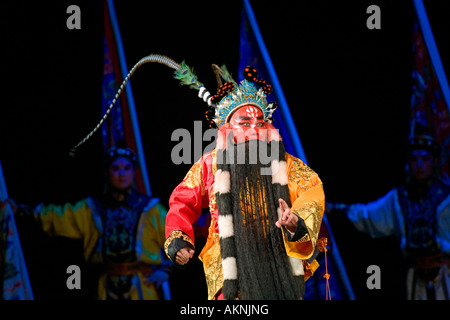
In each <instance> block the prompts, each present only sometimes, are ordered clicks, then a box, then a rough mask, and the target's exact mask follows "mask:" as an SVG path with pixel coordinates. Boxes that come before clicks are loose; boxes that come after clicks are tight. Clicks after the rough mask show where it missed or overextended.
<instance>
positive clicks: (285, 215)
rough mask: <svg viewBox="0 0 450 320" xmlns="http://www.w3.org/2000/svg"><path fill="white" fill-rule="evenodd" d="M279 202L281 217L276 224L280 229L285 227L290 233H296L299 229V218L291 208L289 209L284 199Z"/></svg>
mask: <svg viewBox="0 0 450 320" xmlns="http://www.w3.org/2000/svg"><path fill="white" fill-rule="evenodd" d="M278 201H279V202H280V209H281V217H280V219H279V220H278V221H277V222H276V223H275V224H276V226H277V227H278V228H281V227H282V226H284V227H286V229H287V230H288V231H290V232H295V230H296V229H297V222H298V217H297V216H296V215H295V214H294V213H293V212H292V211H291V208H289V206H288V205H287V203H286V201H284V200H283V199H278Z"/></svg>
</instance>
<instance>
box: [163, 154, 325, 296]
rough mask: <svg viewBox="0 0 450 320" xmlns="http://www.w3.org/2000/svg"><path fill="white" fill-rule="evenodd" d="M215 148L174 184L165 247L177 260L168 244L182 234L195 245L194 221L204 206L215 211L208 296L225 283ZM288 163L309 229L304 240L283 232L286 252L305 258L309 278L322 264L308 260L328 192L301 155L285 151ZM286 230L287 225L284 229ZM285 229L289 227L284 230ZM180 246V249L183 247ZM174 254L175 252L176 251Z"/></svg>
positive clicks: (296, 202)
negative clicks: (178, 182)
mask: <svg viewBox="0 0 450 320" xmlns="http://www.w3.org/2000/svg"><path fill="white" fill-rule="evenodd" d="M215 154H216V151H215V150H213V151H212V152H208V153H206V154H204V155H203V156H202V157H201V158H200V160H198V161H197V162H196V163H195V164H194V165H193V166H192V167H191V169H190V170H189V172H188V173H187V175H186V176H185V178H184V179H183V181H182V182H181V183H180V184H179V185H178V186H177V187H176V188H175V189H174V191H173V193H172V195H171V197H170V200H169V206H170V209H169V211H168V214H167V218H166V231H165V232H166V241H165V245H164V248H165V251H166V254H167V255H168V256H169V258H170V259H171V260H172V261H173V262H174V263H175V261H174V258H173V257H174V251H173V250H172V253H170V252H169V251H170V249H169V247H170V246H171V244H172V242H173V241H174V240H175V239H181V240H183V242H184V243H187V244H188V245H189V246H192V247H195V243H194V239H195V235H194V229H193V225H194V223H195V222H196V221H197V219H198V218H199V217H200V215H201V213H202V209H204V208H208V207H209V210H210V213H211V224H210V227H209V234H208V238H207V242H206V244H205V246H204V247H203V249H202V251H201V252H200V254H199V258H200V260H201V261H202V262H203V266H204V271H205V276H206V282H207V286H208V299H214V298H215V297H216V295H217V293H218V292H220V289H221V288H222V285H223V272H222V261H221V256H220V245H219V226H218V222H217V221H218V210H217V205H216V197H215V193H214V192H213V186H214V181H215V173H216V164H215V161H216V156H215ZM285 159H286V164H287V165H286V168H287V176H288V180H289V183H288V187H289V194H290V198H291V199H290V200H291V203H292V208H291V210H292V212H294V213H295V214H296V215H297V216H298V217H300V218H301V219H303V220H304V222H305V225H306V227H307V229H308V233H307V234H305V236H304V237H302V238H301V239H300V240H298V241H296V242H290V241H288V240H287V236H286V235H285V234H284V235H283V236H284V240H285V241H284V243H285V248H286V254H287V255H288V256H289V257H290V258H291V259H300V260H301V262H302V263H301V264H300V265H301V266H300V267H301V268H302V270H301V272H303V269H304V276H305V278H307V277H308V276H310V275H311V274H312V272H314V270H316V269H317V267H318V264H317V262H316V261H314V262H313V263H311V264H309V263H308V262H307V261H306V259H308V258H310V257H311V256H312V255H313V253H314V249H315V247H316V243H317V239H318V235H319V230H320V225H321V223H322V215H323V212H324V208H325V195H324V192H323V186H322V181H321V180H320V178H319V176H318V175H317V173H315V172H314V171H313V170H312V169H311V168H309V167H308V166H307V165H306V164H304V163H303V162H302V161H301V160H300V159H297V158H295V157H293V156H291V155H289V154H287V153H286V155H285ZM281 230H283V229H281ZM280 232H283V233H284V231H280ZM177 249H181V248H180V247H178V248H177ZM171 255H172V256H171Z"/></svg>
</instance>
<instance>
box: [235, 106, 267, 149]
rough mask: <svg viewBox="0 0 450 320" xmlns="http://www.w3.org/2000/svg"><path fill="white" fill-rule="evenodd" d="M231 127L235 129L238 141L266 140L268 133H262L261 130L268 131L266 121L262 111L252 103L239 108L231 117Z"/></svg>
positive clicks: (236, 140)
mask: <svg viewBox="0 0 450 320" xmlns="http://www.w3.org/2000/svg"><path fill="white" fill-rule="evenodd" d="M229 123H230V128H231V129H232V130H233V135H234V141H235V142H236V143H240V142H244V141H249V140H256V139H259V140H261V141H265V140H266V138H267V137H266V134H260V130H261V129H264V132H267V126H266V122H265V121H264V114H263V113H262V111H261V110H260V109H259V108H257V107H255V106H252V105H245V106H242V107H240V108H239V109H237V110H236V111H235V112H234V113H233V115H232V116H231V118H230V121H229Z"/></svg>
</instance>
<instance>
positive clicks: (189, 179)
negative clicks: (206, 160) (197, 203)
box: [183, 162, 205, 195]
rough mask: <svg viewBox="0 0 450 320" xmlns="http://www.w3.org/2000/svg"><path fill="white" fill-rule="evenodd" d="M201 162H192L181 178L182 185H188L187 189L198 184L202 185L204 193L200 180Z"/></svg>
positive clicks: (203, 191)
mask: <svg viewBox="0 0 450 320" xmlns="http://www.w3.org/2000/svg"><path fill="white" fill-rule="evenodd" d="M201 172H202V164H201V163H199V162H197V163H194V164H193V165H192V167H191V169H190V170H189V172H188V173H187V174H186V176H185V177H184V179H183V186H185V187H188V188H189V189H194V188H197V187H198V186H201V187H202V195H204V194H205V190H204V188H203V181H202V174H201Z"/></svg>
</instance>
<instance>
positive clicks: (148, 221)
mask: <svg viewBox="0 0 450 320" xmlns="http://www.w3.org/2000/svg"><path fill="white" fill-rule="evenodd" d="M166 214H167V212H166V209H165V208H164V207H163V206H162V205H161V204H160V203H159V200H158V199H156V198H153V199H152V198H150V197H148V196H146V195H143V194H139V193H137V192H136V191H132V192H131V194H130V195H128V196H127V199H126V201H125V203H123V204H121V205H116V206H113V207H110V206H108V207H107V206H105V205H104V204H103V203H102V202H101V201H99V200H96V199H93V198H87V199H83V200H81V201H79V202H77V203H76V204H74V205H71V204H65V205H62V206H56V205H48V206H42V205H40V206H38V208H37V209H36V216H37V218H38V219H39V220H40V221H41V224H42V227H43V230H44V231H45V232H47V233H48V234H49V235H54V236H64V237H68V238H72V239H81V240H82V241H83V248H84V257H85V259H86V261H87V262H88V263H90V264H94V265H98V266H102V268H103V270H104V272H103V274H102V275H101V276H100V278H99V284H98V299H107V298H108V297H109V298H113V299H116V298H118V295H119V296H120V297H121V298H125V299H126V298H128V299H132V300H157V299H162V297H161V296H160V294H159V292H158V289H157V288H156V287H155V285H154V284H146V283H144V280H145V278H146V277H145V276H144V274H146V275H147V276H148V275H149V274H151V273H152V272H154V271H155V270H157V269H158V268H160V267H161V263H162V260H161V248H162V247H163V244H164V225H165V218H166ZM127 282H129V283H128V286H127ZM115 287H117V288H116V290H113V289H111V288H115Z"/></svg>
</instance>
